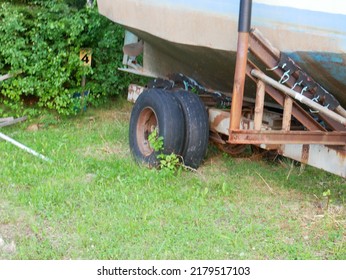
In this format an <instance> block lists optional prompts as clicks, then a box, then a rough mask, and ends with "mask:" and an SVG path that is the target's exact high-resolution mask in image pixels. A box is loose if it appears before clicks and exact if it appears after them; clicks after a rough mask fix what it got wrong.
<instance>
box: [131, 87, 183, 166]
mask: <svg viewBox="0 0 346 280" xmlns="http://www.w3.org/2000/svg"><path fill="white" fill-rule="evenodd" d="M155 128H157V130H158V135H159V136H162V137H163V151H162V153H164V154H171V153H175V154H176V155H181V153H182V151H183V144H184V138H185V126H184V115H183V113H182V107H181V105H180V103H179V102H178V101H177V99H176V98H174V97H173V96H172V95H171V94H169V93H167V92H166V91H164V90H161V89H149V90H147V91H144V92H143V93H142V94H140V96H139V97H138V99H137V101H136V103H135V105H134V106H133V109H132V112H131V118H130V128H129V143H130V150H131V153H132V155H133V156H134V158H135V160H136V161H137V162H138V163H142V164H145V165H148V166H149V167H157V166H158V164H159V161H158V159H157V155H158V152H155V151H154V150H153V149H152V147H150V144H149V141H148V136H149V135H150V133H151V132H152V131H153V130H154V129H155ZM159 153H161V152H159Z"/></svg>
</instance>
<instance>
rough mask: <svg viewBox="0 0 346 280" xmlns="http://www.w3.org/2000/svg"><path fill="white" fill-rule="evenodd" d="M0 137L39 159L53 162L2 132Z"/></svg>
mask: <svg viewBox="0 0 346 280" xmlns="http://www.w3.org/2000/svg"><path fill="white" fill-rule="evenodd" d="M0 138H2V139H4V140H5V141H7V142H10V143H11V144H13V145H15V146H17V147H18V148H20V149H22V150H24V151H26V152H28V153H30V154H32V155H34V156H36V157H38V158H40V159H43V160H45V161H48V162H53V161H52V160H51V159H49V158H47V157H45V156H44V155H41V154H39V153H38V152H35V151H34V150H32V149H30V148H28V147H26V146H24V145H23V144H21V143H19V142H17V141H16V140H14V139H12V138H10V137H8V136H6V135H5V134H3V133H1V132H0Z"/></svg>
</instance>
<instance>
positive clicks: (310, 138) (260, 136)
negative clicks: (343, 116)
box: [229, 130, 346, 146]
mask: <svg viewBox="0 0 346 280" xmlns="http://www.w3.org/2000/svg"><path fill="white" fill-rule="evenodd" d="M229 142H230V143H232V144H254V145H258V144H320V145H321V144H325V145H337V146H344V145H346V133H345V132H319V131H283V130H269V131H268V130H267V131H257V130H233V131H232V133H231V134H230V136H229Z"/></svg>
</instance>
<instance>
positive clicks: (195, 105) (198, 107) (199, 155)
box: [172, 90, 209, 169]
mask: <svg viewBox="0 0 346 280" xmlns="http://www.w3.org/2000/svg"><path fill="white" fill-rule="evenodd" d="M172 95H173V96H175V97H176V98H177V99H178V100H179V103H180V104H181V106H182V110H183V113H184V120H185V141H184V146H183V151H182V157H183V159H184V164H185V165H186V166H189V167H192V168H194V169H197V168H198V167H199V166H200V165H201V163H202V161H203V159H204V157H205V155H206V153H207V149H208V143H209V117H208V113H207V110H206V108H205V106H204V103H203V102H202V100H201V99H200V98H199V97H198V95H196V94H194V93H191V92H188V91H184V90H179V91H174V92H173V93H172Z"/></svg>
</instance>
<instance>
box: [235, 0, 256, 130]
mask: <svg viewBox="0 0 346 280" xmlns="http://www.w3.org/2000/svg"><path fill="white" fill-rule="evenodd" d="M251 10H252V0H241V1H240V10H239V24H238V46H237V58H236V66H235V73H234V84H233V96H232V106H231V122H230V129H231V130H233V129H238V128H239V126H240V119H241V114H242V106H243V98H244V87H245V78H246V65H247V57H248V50H249V32H250V26H251Z"/></svg>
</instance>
